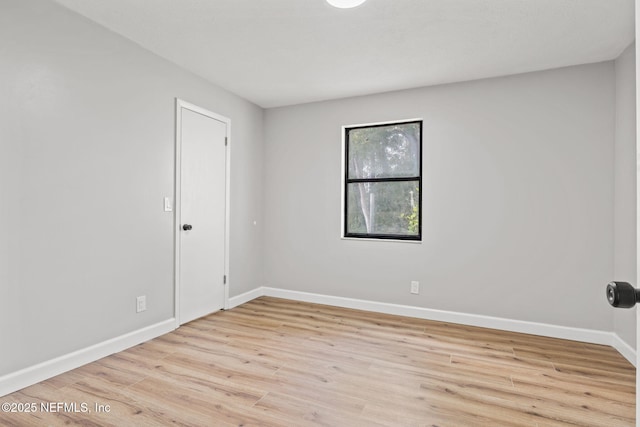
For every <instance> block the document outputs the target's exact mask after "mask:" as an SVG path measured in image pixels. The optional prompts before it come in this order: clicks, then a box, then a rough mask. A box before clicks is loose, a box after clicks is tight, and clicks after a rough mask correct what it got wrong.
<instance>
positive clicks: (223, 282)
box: [222, 274, 227, 285]
mask: <svg viewBox="0 0 640 427" xmlns="http://www.w3.org/2000/svg"><path fill="white" fill-rule="evenodd" d="M222 284H223V285H226V284H227V275H226V274H225V275H224V276H222Z"/></svg>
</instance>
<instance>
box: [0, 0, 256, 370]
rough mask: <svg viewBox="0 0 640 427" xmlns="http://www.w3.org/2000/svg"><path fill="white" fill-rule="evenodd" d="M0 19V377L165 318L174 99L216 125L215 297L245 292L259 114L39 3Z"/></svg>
mask: <svg viewBox="0 0 640 427" xmlns="http://www.w3.org/2000/svg"><path fill="white" fill-rule="evenodd" d="M1 7H2V14H0V40H2V42H1V47H0V93H2V96H1V97H0V114H1V117H2V118H1V119H0V120H2V125H1V126H0V174H1V176H0V178H1V179H0V191H1V193H0V200H1V203H0V215H1V216H0V218H1V222H0V304H1V307H0V325H1V326H0V327H1V328H2V330H0V337H1V339H2V342H0V348H2V351H1V352H0V375H2V374H6V373H8V372H12V371H15V370H17V369H20V368H24V367H27V366H31V365H33V364H35V363H38V362H41V361H45V360H49V359H52V358H54V357H56V356H60V355H63V354H66V353H69V352H72V351H74V350H77V349H81V348H84V347H86V346H89V345H92V344H96V343H99V342H102V341H104V340H107V339H109V338H113V337H116V336H119V335H121V334H124V333H127V332H131V331H134V330H137V329H139V328H142V327H144V326H148V325H151V324H154V323H156V322H159V321H163V320H166V319H169V318H171V317H173V308H174V301H173V214H171V213H165V212H163V209H162V200H163V197H164V196H173V193H174V189H173V185H174V134H175V112H174V111H175V107H174V102H175V101H174V99H175V97H179V98H182V99H184V100H186V101H189V102H192V103H195V104H198V105H200V106H202V107H204V108H208V109H210V110H212V111H215V112H217V113H219V114H222V115H225V116H227V117H229V118H231V120H232V151H231V153H232V154H231V167H232V173H231V192H232V193H231V215H232V222H231V233H232V235H233V236H234V238H233V239H232V242H231V249H230V251H231V253H230V269H231V270H230V280H231V286H232V288H231V292H230V293H231V295H232V296H233V295H237V294H240V293H242V292H245V291H247V290H250V289H254V288H255V287H257V286H260V285H261V284H262V277H263V269H262V261H261V256H260V254H261V251H262V232H261V231H260V230H261V228H262V211H261V209H262V207H261V206H262V198H261V191H262V134H263V122H262V121H263V111H262V109H260V108H259V107H257V106H255V105H253V104H251V103H249V102H247V101H245V100H243V99H240V98H239V97H237V96H235V95H233V94H231V93H229V92H226V91H224V90H222V89H220V88H218V87H215V86H213V85H211V84H209V83H207V82H205V81H204V80H202V79H200V78H198V77H196V76H194V75H193V74H190V73H187V72H186V71H184V70H182V69H180V68H178V67H177V66H174V65H172V64H170V63H169V62H167V61H165V60H163V59H161V58H159V57H157V56H155V55H153V54H151V53H149V52H147V51H145V50H143V49H141V48H139V47H138V46H137V45H135V44H133V43H131V42H129V41H128V40H126V39H124V38H122V37H120V36H117V35H115V34H114V33H112V32H109V31H107V30H105V29H103V28H101V27H99V26H97V25H96V24H94V23H91V22H90V21H88V20H86V19H85V18H82V17H80V16H78V15H75V14H74V13H72V12H69V11H67V10H66V9H63V8H62V7H60V6H57V5H55V4H52V3H51V2H45V1H39V0H30V1H27V2H23V1H2V3H1ZM254 220H256V221H257V222H258V226H257V227H254V226H253V225H252V224H253V221H254ZM137 295H146V296H147V307H148V309H147V311H146V312H144V313H141V314H136V313H135V297H136V296H137Z"/></svg>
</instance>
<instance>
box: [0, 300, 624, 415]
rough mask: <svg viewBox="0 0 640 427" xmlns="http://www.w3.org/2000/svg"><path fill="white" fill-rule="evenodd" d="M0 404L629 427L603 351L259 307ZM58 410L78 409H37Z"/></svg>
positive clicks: (619, 371)
mask: <svg viewBox="0 0 640 427" xmlns="http://www.w3.org/2000/svg"><path fill="white" fill-rule="evenodd" d="M0 402H8V403H13V404H15V405H14V407H15V408H18V407H19V405H22V406H24V405H25V404H29V405H30V404H36V406H37V410H36V411H35V412H33V413H20V414H18V413H2V412H0V425H3V426H31V425H34V426H40V425H51V426H57V425H86V426H153V425H159V426H160V425H178V426H223V427H224V426H306V425H323V426H349V427H351V426H530V427H536V426H538V427H543V426H552V427H553V426H598V427H601V426H607V427H608V426H633V425H635V421H634V417H635V368H634V367H633V366H632V365H630V364H629V363H628V362H627V361H626V360H625V359H624V358H623V357H622V356H621V355H620V354H618V353H617V352H616V351H615V350H614V349H612V348H611V347H607V346H600V345H593V344H585V343H579V342H573V341H565V340H559V339H552V338H544V337H537V336H531V335H523V334H517V333H509V332H502V331H495V330H489V329H481V328H474V327H469V326H460V325H454V324H447V323H440V322H433V321H427V320H421V319H414V318H406V317H398V316H390V315H382V314H377V313H370V312H363V311H356V310H348V309H342V308H335V307H328V306H323V305H315V304H308V303H300V302H294V301H288V300H282V299H276V298H268V297H262V298H258V299H256V300H253V301H251V302H249V303H247V304H244V305H242V306H240V307H236V308H234V309H233V310H229V311H224V312H219V313H215V314H212V315H210V316H207V317H205V318H202V319H198V320H196V321H194V322H191V323H189V324H187V325H184V326H182V327H181V328H179V329H178V330H176V331H174V332H172V333H170V334H167V335H164V336H162V337H159V338H156V339H154V340H152V341H149V342H146V343H144V344H141V345H138V346H136V347H133V348H131V349H129V350H126V351H123V352H121V353H117V354H114V355H112V356H109V357H106V358H104V359H101V360H99V361H97V362H94V363H91V364H88V365H86V366H83V367H81V368H79V369H75V370H73V371H70V372H67V373H65V374H62V375H60V376H58V377H55V378H52V379H50V380H47V381H44V382H42V383H40V384H36V385H34V386H31V387H28V388H26V389H24V390H21V391H19V392H16V393H13V394H11V395H8V396H5V397H2V398H0ZM58 402H60V403H62V404H64V403H67V404H75V405H76V408H73V407H71V406H67V408H65V407H64V406H62V407H59V406H56V405H54V409H55V410H57V412H46V411H43V410H41V407H40V405H41V403H44V404H46V405H50V406H51V405H52V403H56V404H57V403H58ZM83 404H85V405H86V406H83ZM96 405H103V406H102V408H103V410H102V411H99V410H98V409H99V408H96ZM106 405H109V411H108V412H107V411H106ZM72 409H75V411H74V410H72ZM83 409H87V411H86V412H85V411H83Z"/></svg>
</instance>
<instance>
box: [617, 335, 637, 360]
mask: <svg viewBox="0 0 640 427" xmlns="http://www.w3.org/2000/svg"><path fill="white" fill-rule="evenodd" d="M612 336H613V337H612V340H611V346H612V347H613V348H615V349H616V350H618V353H620V354H621V355H623V356H624V358H625V359H627V360H628V361H629V363H631V364H632V365H633V366H636V360H637V358H636V349H635V348H633V347H631V346H630V345H629V344H627V343H626V342H625V341H623V340H622V338H620V337H619V336H618V334H615V333H612ZM636 367H637V366H636Z"/></svg>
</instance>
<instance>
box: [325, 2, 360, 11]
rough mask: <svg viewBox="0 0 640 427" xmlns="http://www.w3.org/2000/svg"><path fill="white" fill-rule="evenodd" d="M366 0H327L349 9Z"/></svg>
mask: <svg viewBox="0 0 640 427" xmlns="http://www.w3.org/2000/svg"><path fill="white" fill-rule="evenodd" d="M365 1H366V0H327V3H329V4H330V5H331V6H333V7H338V8H340V9H349V8H352V7H356V6H360V5H361V4H362V3H364V2H365Z"/></svg>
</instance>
